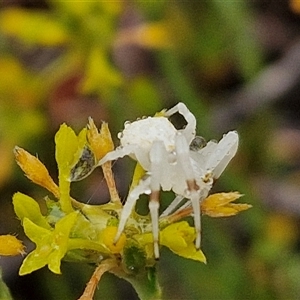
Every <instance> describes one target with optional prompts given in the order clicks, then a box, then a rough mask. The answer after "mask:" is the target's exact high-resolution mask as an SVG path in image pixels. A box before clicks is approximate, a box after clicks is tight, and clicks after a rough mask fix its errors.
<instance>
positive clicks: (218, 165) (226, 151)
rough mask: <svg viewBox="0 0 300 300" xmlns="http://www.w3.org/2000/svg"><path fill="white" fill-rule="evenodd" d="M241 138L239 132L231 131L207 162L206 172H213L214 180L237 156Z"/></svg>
mask: <svg viewBox="0 0 300 300" xmlns="http://www.w3.org/2000/svg"><path fill="white" fill-rule="evenodd" d="M238 142H239V136H238V134H237V132H235V131H230V132H228V133H227V134H226V135H224V137H223V138H222V139H221V140H220V142H219V143H218V144H217V146H216V148H215V149H214V151H212V154H211V156H210V157H209V159H208V161H207V162H206V170H210V171H212V175H213V178H214V179H217V178H219V176H220V175H221V174H222V172H223V171H224V169H225V168H226V166H227V165H228V163H229V162H230V160H231V159H232V158H233V157H234V155H235V154H236V151H237V148H238Z"/></svg>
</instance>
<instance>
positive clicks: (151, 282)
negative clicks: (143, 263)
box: [110, 267, 162, 300]
mask: <svg viewBox="0 0 300 300" xmlns="http://www.w3.org/2000/svg"><path fill="white" fill-rule="evenodd" d="M110 272H111V273H113V274H115V275H116V276H118V277H121V278H123V279H125V280H127V281H128V282H130V283H131V284H132V286H133V288H134V289H135V291H136V292H137V294H138V296H139V298H140V299H141V300H160V299H162V292H161V287H160V285H159V283H158V280H157V273H156V269H155V267H151V268H147V269H146V271H145V272H143V273H139V274H138V275H136V276H133V275H131V276H130V275H128V274H126V273H123V272H122V273H120V272H119V269H117V270H116V269H114V270H111V271H110Z"/></svg>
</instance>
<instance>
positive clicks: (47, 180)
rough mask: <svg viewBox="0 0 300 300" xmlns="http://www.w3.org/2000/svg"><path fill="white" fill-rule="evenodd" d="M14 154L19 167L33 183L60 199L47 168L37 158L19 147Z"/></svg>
mask: <svg viewBox="0 0 300 300" xmlns="http://www.w3.org/2000/svg"><path fill="white" fill-rule="evenodd" d="M14 154H15V157H16V161H17V163H18V165H19V166H20V167H21V169H22V170H23V172H24V173H25V175H26V176H27V177H28V178H29V179H30V180H31V181H32V182H34V183H36V184H38V185H40V186H42V187H44V188H46V189H47V190H48V191H50V192H51V193H52V194H53V195H55V197H57V198H58V197H59V190H58V187H57V185H56V184H55V183H54V181H53V179H52V178H51V177H50V175H49V173H48V170H47V168H46V167H45V166H44V164H43V163H42V162H41V161H40V160H39V159H38V158H37V157H35V156H33V155H31V154H30V153H28V152H27V151H25V150H24V149H22V148H20V147H18V146H16V147H15V148H14Z"/></svg>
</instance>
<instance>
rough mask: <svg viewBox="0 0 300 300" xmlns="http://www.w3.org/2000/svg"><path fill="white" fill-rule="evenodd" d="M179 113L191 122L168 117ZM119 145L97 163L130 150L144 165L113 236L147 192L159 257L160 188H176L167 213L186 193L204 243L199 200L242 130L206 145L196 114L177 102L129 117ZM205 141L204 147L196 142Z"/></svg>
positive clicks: (234, 148) (226, 160) (230, 155)
mask: <svg viewBox="0 0 300 300" xmlns="http://www.w3.org/2000/svg"><path fill="white" fill-rule="evenodd" d="M175 113H179V114H181V115H182V116H183V117H184V118H185V120H186V123H187V125H186V126H185V127H184V128H183V129H180V130H177V129H176V128H175V127H174V126H173V124H172V123H171V122H170V121H169V119H168V118H169V117H170V116H171V115H173V114H175ZM119 139H120V147H118V148H117V149H116V150H114V151H112V152H109V153H108V154H107V155H106V156H105V157H104V158H103V159H101V160H100V162H99V165H102V164H104V163H105V162H107V161H110V160H115V159H118V158H120V157H123V156H126V155H129V156H131V157H132V158H133V159H135V160H136V161H137V162H138V163H139V164H140V165H141V166H142V167H143V169H144V170H145V171H146V174H147V176H145V177H143V178H142V179H141V180H140V182H139V183H138V185H137V186H135V187H134V188H133V189H132V190H131V191H130V192H129V194H128V197H127V200H126V203H125V205H124V208H123V210H122V213H121V215H120V222H119V227H118V231H117V234H116V237H115V241H118V239H119V238H120V235H121V233H122V232H123V230H124V227H125V225H126V221H127V219H128V218H129V216H130V214H131V212H132V210H133V208H134V205H135V203H136V201H137V200H138V199H139V196H140V195H141V194H149V195H150V200H149V210H150V215H151V220H152V232H153V240H154V255H155V257H156V258H158V257H159V227H158V225H159V223H158V217H159V216H158V210H159V204H160V203H159V191H160V190H163V191H173V192H174V193H175V194H176V195H177V197H176V198H175V200H174V201H173V203H171V205H170V207H169V208H167V210H166V211H165V212H164V213H163V214H164V215H166V214H168V213H169V212H170V211H172V210H173V209H174V208H176V207H177V206H178V205H179V203H180V202H181V200H182V199H184V198H186V199H188V200H190V201H189V202H188V205H189V204H191V205H192V207H193V212H194V226H195V231H196V241H195V245H196V248H197V249H199V248H200V240H201V235H200V233H201V222H200V218H201V211H200V203H201V201H202V200H203V199H205V198H206V197H207V195H208V193H209V191H210V189H211V187H212V184H213V180H214V179H216V178H218V177H219V176H220V175H221V173H222V172H223V170H224V169H225V168H226V166H227V164H228V163H229V161H230V160H231V159H232V158H233V157H234V155H235V153H236V151H237V147H238V135H237V133H236V132H235V131H230V132H229V133H227V134H226V135H224V136H223V138H222V139H221V140H220V142H219V143H218V142H214V141H210V142H208V143H207V144H206V145H205V144H203V143H202V142H203V140H202V139H201V138H199V137H196V118H195V116H194V115H193V114H192V113H191V112H190V111H189V110H188V108H187V107H186V105H185V104H183V103H178V104H177V105H176V106H174V107H173V108H171V109H169V110H167V111H166V112H164V113H163V114H162V115H161V116H155V117H148V118H144V119H140V120H137V121H135V122H132V123H129V122H126V123H125V128H124V130H123V131H122V132H121V133H120V134H119ZM199 143H200V144H201V143H202V144H201V147H200V146H199V147H198V146H197V145H199Z"/></svg>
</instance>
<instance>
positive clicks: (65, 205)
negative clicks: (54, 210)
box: [59, 174, 74, 214]
mask: <svg viewBox="0 0 300 300" xmlns="http://www.w3.org/2000/svg"><path fill="white" fill-rule="evenodd" d="M59 193H60V199H59V202H60V205H61V209H62V211H63V212H65V213H67V214H68V213H71V212H72V211H74V209H73V207H72V204H71V197H70V182H69V181H68V180H66V179H65V178H64V176H62V175H61V174H60V176H59Z"/></svg>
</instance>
